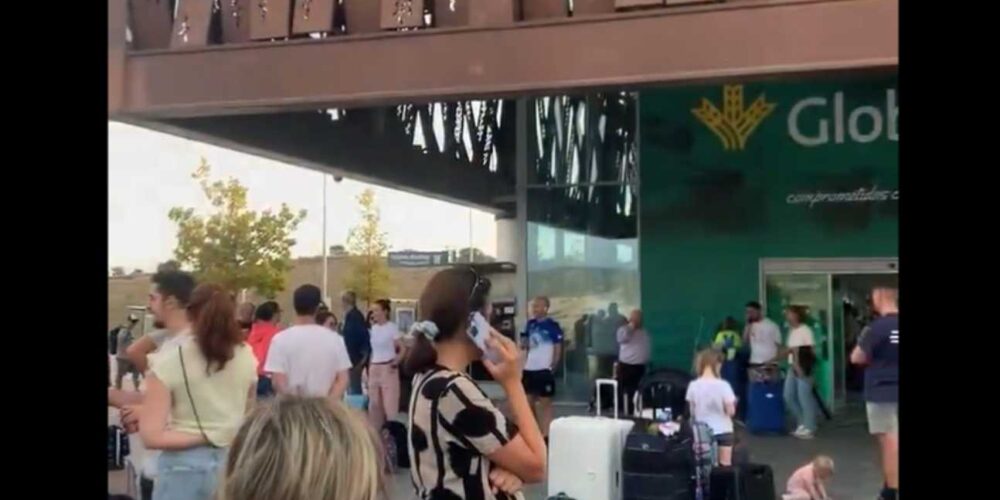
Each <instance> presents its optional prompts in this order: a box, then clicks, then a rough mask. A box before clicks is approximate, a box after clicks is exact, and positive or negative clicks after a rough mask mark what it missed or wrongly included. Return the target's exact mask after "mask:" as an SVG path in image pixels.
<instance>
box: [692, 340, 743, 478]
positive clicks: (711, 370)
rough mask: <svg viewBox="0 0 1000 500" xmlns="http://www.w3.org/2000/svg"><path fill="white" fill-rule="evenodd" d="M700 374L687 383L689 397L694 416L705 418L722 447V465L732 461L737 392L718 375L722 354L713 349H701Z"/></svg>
mask: <svg viewBox="0 0 1000 500" xmlns="http://www.w3.org/2000/svg"><path fill="white" fill-rule="evenodd" d="M696 364H697V370H698V371H697V373H698V378H697V379H696V380H694V381H693V382H691V383H690V384H688V388H687V397H686V398H685V399H687V402H688V404H689V405H690V409H691V419H692V420H694V421H696V422H703V423H705V424H706V425H708V426H709V427H710V428H711V429H712V435H713V436H714V439H715V444H716V445H718V447H719V465H723V466H729V465H732V457H733V446H734V445H735V444H736V443H735V439H734V437H733V415H735V414H736V394H734V393H733V388H732V387H731V386H730V385H729V382H726V381H725V380H724V379H723V378H722V377H721V376H720V375H719V367H720V366H721V365H722V354H721V353H720V352H718V351H716V350H714V349H705V350H704V351H701V352H700V353H698V359H697V363H696Z"/></svg>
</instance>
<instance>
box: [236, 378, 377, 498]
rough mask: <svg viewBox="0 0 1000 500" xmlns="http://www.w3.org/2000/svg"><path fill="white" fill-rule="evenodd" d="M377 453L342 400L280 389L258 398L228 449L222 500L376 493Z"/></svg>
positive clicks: (372, 440)
mask: <svg viewBox="0 0 1000 500" xmlns="http://www.w3.org/2000/svg"><path fill="white" fill-rule="evenodd" d="M380 455H381V452H380V450H379V448H378V446H377V445H376V443H375V437H374V435H373V434H372V433H371V431H370V429H369V428H368V426H367V425H366V423H365V421H364V419H363V418H362V417H361V416H360V415H358V414H356V413H355V412H352V411H350V410H349V409H348V408H347V407H346V406H344V405H343V404H341V403H340V402H330V401H329V400H327V399H324V398H301V397H297V396H287V395H286V396H281V397H279V398H277V399H276V400H274V401H273V402H271V403H269V404H264V405H260V406H259V407H258V408H257V409H255V410H254V412H253V413H252V414H251V415H250V416H249V418H248V419H247V420H246V422H244V423H243V426H242V427H241V428H240V430H239V432H238V433H237V435H236V439H235V440H234V441H233V444H232V448H231V449H230V451H229V458H228V460H227V461H226V467H225V472H224V473H223V477H222V483H221V486H220V488H219V499H220V500H274V499H281V500H375V499H377V498H379V497H380V493H381V492H382V489H381V487H380V485H381V484H382V477H381V472H380V465H379V464H381V463H382V462H381V459H380Z"/></svg>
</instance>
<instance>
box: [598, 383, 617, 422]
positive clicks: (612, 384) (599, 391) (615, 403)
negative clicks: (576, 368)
mask: <svg viewBox="0 0 1000 500" xmlns="http://www.w3.org/2000/svg"><path fill="white" fill-rule="evenodd" d="M594 384H595V385H596V386H597V409H596V412H595V413H596V414H597V416H598V417H600V416H601V386H602V385H611V391H612V394H613V395H614V396H613V397H614V398H615V402H614V404H612V405H611V407H612V408H614V415H615V417H614V418H615V420H618V381H617V380H615V379H613V378H599V379H597V380H595V381H594Z"/></svg>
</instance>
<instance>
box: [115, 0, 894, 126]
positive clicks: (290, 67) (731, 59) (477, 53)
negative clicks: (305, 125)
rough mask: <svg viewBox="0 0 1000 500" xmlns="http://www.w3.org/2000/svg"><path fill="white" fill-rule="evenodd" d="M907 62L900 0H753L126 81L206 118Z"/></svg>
mask: <svg viewBox="0 0 1000 500" xmlns="http://www.w3.org/2000/svg"><path fill="white" fill-rule="evenodd" d="M650 47H658V48H659V49H658V50H650V49H649V48H650ZM428 54H447V55H448V57H437V56H434V57H429V56H428ZM898 62H899V1H898V0H831V1H815V0H814V1H801V0H766V1H757V0H744V1H741V2H726V3H722V4H718V5H709V6H705V7H700V8H694V9H655V10H651V11H649V12H648V15H643V16H635V15H633V16H594V17H593V18H590V19H587V20H579V21H574V20H573V19H567V20H566V21H564V22H558V23H531V24H520V23H519V24H515V25H511V26H508V27H499V28H489V29H462V30H425V31H423V32H421V33H420V34H419V35H414V36H406V35H405V34H403V35H400V34H396V33H393V34H385V35H373V36H369V37H363V38H351V37H336V36H335V37H329V38H327V39H325V40H322V41H319V40H318V41H315V42H314V43H274V44H266V45H263V46H261V45H255V44H246V45H243V46H240V47H228V48H223V47H218V48H216V47H210V48H208V49H205V50H199V51H180V52H174V51H155V52H140V53H132V54H130V55H129V57H128V72H127V89H126V90H127V96H128V100H127V102H128V111H129V112H130V113H133V114H135V115H141V116H199V115H200V116H205V115H213V114H231V113H247V112H251V111H253V112H268V111H280V110H287V109H320V108H323V107H355V106H369V105H381V104H395V103H406V102H428V101H441V100H448V99H472V98H476V99H478V98H483V97H497V96H509V95H524V94H533V93H538V94H541V93H552V92H560V93H562V92H569V91H575V90H580V89H605V88H612V89H617V88H622V87H626V88H634V87H635V86H639V85H665V84H672V85H673V84H700V83H717V82H722V81H733V80H735V79H741V80H751V79H759V78H770V77H777V76H788V75H795V76H802V75H821V74H833V73H843V72H849V71H860V70H878V71H886V70H889V71H892V70H893V69H894V68H896V67H897V65H898ZM252 68H266V69H267V70H266V71H252ZM344 68H363V69H364V71H345V70H344Z"/></svg>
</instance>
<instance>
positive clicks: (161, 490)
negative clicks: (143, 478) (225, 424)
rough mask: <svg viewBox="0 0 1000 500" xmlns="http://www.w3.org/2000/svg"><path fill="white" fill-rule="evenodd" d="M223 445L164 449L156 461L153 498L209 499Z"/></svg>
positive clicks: (221, 463)
mask: <svg viewBox="0 0 1000 500" xmlns="http://www.w3.org/2000/svg"><path fill="white" fill-rule="evenodd" d="M226 451H227V449H226V448H210V447H208V446H200V447H198V448H191V449H189V450H181V451H164V452H163V453H161V454H160V458H159V462H158V463H157V477H156V484H155V485H154V486H153V500H212V499H213V498H215V487H216V483H217V482H218V479H219V473H220V470H221V469H222V467H223V466H224V464H225V461H226Z"/></svg>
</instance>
